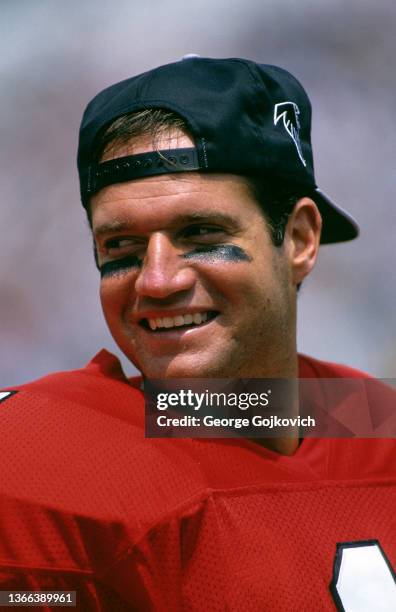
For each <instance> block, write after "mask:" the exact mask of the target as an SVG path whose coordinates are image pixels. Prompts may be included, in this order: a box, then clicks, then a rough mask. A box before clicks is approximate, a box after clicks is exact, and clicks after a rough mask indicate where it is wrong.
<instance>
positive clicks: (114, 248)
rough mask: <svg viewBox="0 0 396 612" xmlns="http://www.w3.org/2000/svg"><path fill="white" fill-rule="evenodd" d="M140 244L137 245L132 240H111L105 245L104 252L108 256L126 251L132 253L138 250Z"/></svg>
mask: <svg viewBox="0 0 396 612" xmlns="http://www.w3.org/2000/svg"><path fill="white" fill-rule="evenodd" d="M140 246H141V244H137V243H136V240H133V239H132V238H111V240H107V241H106V243H105V250H106V252H107V253H108V254H109V255H116V254H118V253H124V252H126V251H128V252H129V251H132V250H134V249H136V248H139V247H140Z"/></svg>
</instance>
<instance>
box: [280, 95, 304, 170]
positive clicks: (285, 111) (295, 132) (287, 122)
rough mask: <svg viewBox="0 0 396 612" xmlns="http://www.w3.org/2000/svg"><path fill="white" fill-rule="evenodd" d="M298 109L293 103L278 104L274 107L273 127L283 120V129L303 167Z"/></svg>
mask: <svg viewBox="0 0 396 612" xmlns="http://www.w3.org/2000/svg"><path fill="white" fill-rule="evenodd" d="M299 114H300V109H299V108H298V106H297V104H296V103H295V102H290V101H287V102H279V103H278V104H275V106H274V125H277V123H278V121H279V120H280V119H283V127H284V128H285V130H286V132H287V133H288V134H289V136H291V138H292V140H293V142H294V144H295V145H296V149H297V153H298V156H299V158H300V160H301V161H302V163H303V165H304V166H306V165H307V162H306V161H305V159H304V156H303V154H302V149H301V142H300V121H299V118H298V116H299Z"/></svg>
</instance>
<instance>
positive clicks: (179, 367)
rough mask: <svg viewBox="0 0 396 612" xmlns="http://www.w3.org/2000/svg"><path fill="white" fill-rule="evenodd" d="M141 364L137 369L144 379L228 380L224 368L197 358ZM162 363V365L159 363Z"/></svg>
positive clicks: (228, 376)
mask: <svg viewBox="0 0 396 612" xmlns="http://www.w3.org/2000/svg"><path fill="white" fill-rule="evenodd" d="M155 361H156V360H155V359H153V360H152V361H151V363H149V364H146V365H147V367H146V366H145V364H142V365H141V367H140V368H139V369H140V370H141V371H142V373H143V376H145V377H146V378H168V379H170V378H230V377H231V375H230V374H226V373H225V368H224V366H220V365H219V364H217V365H216V364H213V363H207V362H206V363H205V362H202V361H198V359H197V358H195V359H194V358H186V359H183V358H182V359H180V358H178V357H176V358H174V359H167V360H166V362H165V360H162V359H161V360H158V363H154V362H155ZM161 362H162V363H161Z"/></svg>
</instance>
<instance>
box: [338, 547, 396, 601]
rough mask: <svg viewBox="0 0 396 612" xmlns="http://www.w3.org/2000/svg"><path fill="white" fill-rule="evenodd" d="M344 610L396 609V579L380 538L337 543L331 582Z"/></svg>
mask: <svg viewBox="0 0 396 612" xmlns="http://www.w3.org/2000/svg"><path fill="white" fill-rule="evenodd" d="M330 590H331V592H332V594H333V597H334V601H335V603H336V605H337V608H338V610H341V611H342V612H374V611H375V612H395V610H396V580H395V574H394V572H393V570H392V566H391V565H390V563H389V561H388V559H387V558H386V556H385V554H384V552H383V550H382V548H381V546H380V544H379V542H378V541H377V540H369V541H366V542H344V543H341V544H337V552H336V556H335V561H334V574H333V581H332V583H331V585H330Z"/></svg>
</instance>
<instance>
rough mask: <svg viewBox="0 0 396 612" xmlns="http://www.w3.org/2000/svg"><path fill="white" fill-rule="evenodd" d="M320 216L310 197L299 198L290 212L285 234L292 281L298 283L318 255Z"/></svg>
mask: <svg viewBox="0 0 396 612" xmlns="http://www.w3.org/2000/svg"><path fill="white" fill-rule="evenodd" d="M321 229H322V217H321V216H320V213H319V210H318V208H317V206H316V204H315V202H314V201H313V200H311V198H301V200H299V201H298V202H297V203H296V205H295V207H294V209H293V212H292V213H291V215H290V217H289V220H288V223H287V226H286V235H285V246H286V248H287V253H288V259H289V263H290V271H291V276H292V280H293V283H294V284H295V285H299V284H300V283H301V282H302V281H303V280H304V278H305V277H306V276H307V275H308V274H309V273H310V272H311V270H312V269H313V267H314V265H315V262H316V258H317V255H318V249H319V243H320V232H321Z"/></svg>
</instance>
